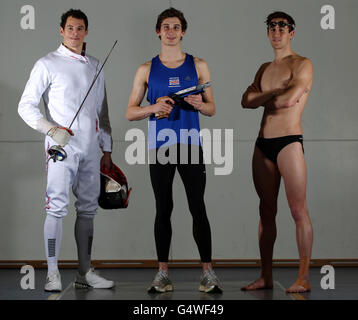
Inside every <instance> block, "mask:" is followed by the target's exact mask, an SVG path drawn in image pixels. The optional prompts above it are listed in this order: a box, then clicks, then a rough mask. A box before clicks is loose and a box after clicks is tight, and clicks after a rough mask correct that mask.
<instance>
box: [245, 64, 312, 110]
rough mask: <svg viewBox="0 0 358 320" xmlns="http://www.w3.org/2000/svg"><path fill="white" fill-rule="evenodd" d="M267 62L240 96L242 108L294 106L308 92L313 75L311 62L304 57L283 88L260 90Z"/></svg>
mask: <svg viewBox="0 0 358 320" xmlns="http://www.w3.org/2000/svg"><path fill="white" fill-rule="evenodd" d="M268 64H269V63H266V64H263V65H262V66H261V67H260V69H259V70H258V72H257V74H256V76H255V79H254V82H253V83H252V84H251V85H250V86H249V87H248V88H247V90H246V91H245V93H244V94H243V96H242V100H241V105H242V107H243V108H249V109H256V108H258V107H260V106H264V107H267V108H270V109H282V108H290V107H293V106H295V105H296V104H297V103H298V102H299V100H300V99H301V97H302V96H303V95H304V94H305V93H307V92H308V90H309V88H310V86H311V84H312V77H313V67H312V63H311V61H310V60H308V59H304V60H303V61H302V62H301V63H300V64H299V65H298V66H297V67H296V68H295V70H294V71H293V74H292V79H291V80H290V82H289V83H288V85H287V87H286V88H284V89H273V90H270V91H262V90H261V88H260V80H261V76H262V74H263V72H264V70H265V69H266V67H267V66H268Z"/></svg>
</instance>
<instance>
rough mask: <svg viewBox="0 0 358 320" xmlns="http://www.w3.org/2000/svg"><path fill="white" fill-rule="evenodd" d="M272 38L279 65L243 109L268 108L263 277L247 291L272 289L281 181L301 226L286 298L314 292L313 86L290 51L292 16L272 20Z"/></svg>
mask: <svg viewBox="0 0 358 320" xmlns="http://www.w3.org/2000/svg"><path fill="white" fill-rule="evenodd" d="M266 23H267V36H268V38H269V40H270V43H271V46H272V47H273V50H274V54H275V59H274V61H272V62H267V63H264V64H263V65H262V66H261V67H260V68H259V70H258V72H257V74H256V76H255V79H254V82H253V83H252V85H250V86H249V87H248V88H247V90H246V91H245V93H244V94H243V97H242V101H241V104H242V106H243V108H249V109H256V108H258V107H260V106H263V107H264V108H265V110H264V114H263V118H262V121H261V128H260V131H259V136H258V138H257V141H256V145H255V151H254V155H253V160H252V170H253V180H254V184H255V188H256V191H257V194H258V196H259V198H260V207H259V210H260V223H259V246H260V255H261V276H260V278H259V279H258V280H256V281H254V282H253V283H251V284H249V285H248V286H246V287H244V288H242V290H257V289H271V288H272V287H273V280H272V256H273V246H274V242H275V239H276V223H275V217H276V213H277V197H278V192H279V188H280V180H281V177H282V178H283V181H284V185H285V191H286V196H287V201H288V205H289V208H290V211H291V214H292V217H293V219H294V221H295V224H296V240H297V246H298V253H299V257H300V267H299V272H298V277H297V280H296V282H295V283H294V284H293V285H292V286H290V287H289V288H288V289H287V290H286V292H289V293H293V292H306V291H310V289H311V287H310V283H309V277H308V276H309V263H310V257H311V251H312V242H313V231H312V225H311V221H310V218H309V215H308V210H307V203H306V164H305V159H304V150H303V137H302V127H301V116H302V112H303V110H304V108H305V105H306V103H307V100H308V96H309V92H310V91H311V87H312V82H313V67H312V63H311V61H310V60H309V59H307V58H304V57H301V56H299V55H298V54H297V53H295V52H293V51H292V49H291V39H292V38H293V36H294V33H295V31H294V27H295V22H294V20H293V19H292V17H290V16H289V15H288V14H286V13H283V12H274V13H272V14H270V15H269V16H268V17H267V20H266Z"/></svg>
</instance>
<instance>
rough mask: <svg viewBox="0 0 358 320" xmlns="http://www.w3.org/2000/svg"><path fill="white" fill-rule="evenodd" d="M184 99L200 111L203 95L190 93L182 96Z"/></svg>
mask: <svg viewBox="0 0 358 320" xmlns="http://www.w3.org/2000/svg"><path fill="white" fill-rule="evenodd" d="M184 101H186V102H187V103H189V104H191V105H192V106H193V107H194V109H196V110H198V111H200V110H201V109H202V108H203V97H202V96H201V94H192V95H190V96H187V97H185V98H184Z"/></svg>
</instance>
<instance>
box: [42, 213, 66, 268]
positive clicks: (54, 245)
mask: <svg viewBox="0 0 358 320" xmlns="http://www.w3.org/2000/svg"><path fill="white" fill-rule="evenodd" d="M44 240H45V251H46V259H47V268H48V274H49V275H50V274H51V273H53V272H54V271H57V270H58V265H57V259H58V254H59V251H60V247H61V240H62V218H57V217H54V216H52V215H50V214H47V216H46V220H45V225H44Z"/></svg>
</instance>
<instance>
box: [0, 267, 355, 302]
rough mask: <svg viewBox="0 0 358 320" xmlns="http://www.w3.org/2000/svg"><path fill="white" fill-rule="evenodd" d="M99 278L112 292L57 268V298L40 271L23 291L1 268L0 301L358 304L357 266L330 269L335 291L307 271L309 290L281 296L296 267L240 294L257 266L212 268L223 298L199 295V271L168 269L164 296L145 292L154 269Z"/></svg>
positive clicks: (14, 272) (15, 273)
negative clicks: (82, 284) (77, 285)
mask: <svg viewBox="0 0 358 320" xmlns="http://www.w3.org/2000/svg"><path fill="white" fill-rule="evenodd" d="M98 271H99V272H100V274H101V275H102V276H104V277H106V278H108V279H111V280H114V281H115V282H116V286H115V288H114V289H111V290H99V289H90V290H86V289H74V287H73V281H74V278H75V274H76V270H75V269H62V270H60V272H61V277H62V285H63V290H62V292H61V293H59V294H53V293H52V294H51V293H46V292H44V291H43V286H44V282H45V278H46V270H45V269H37V270H35V289H33V290H30V289H28V290H23V289H22V288H21V286H20V281H21V278H22V277H23V276H24V275H23V274H21V273H20V270H18V269H0V300H357V299H358V268H344V267H340V268H338V267H336V268H335V289H327V290H323V289H322V288H321V284H320V283H321V279H322V277H323V276H324V275H323V274H320V268H312V269H311V271H310V280H311V286H312V291H311V292H310V293H302V294H286V293H285V288H287V287H288V286H289V285H290V284H292V283H293V282H294V280H295V279H296V275H297V269H296V268H275V269H274V281H275V283H274V289H273V290H260V291H256V292H242V291H241V290H240V288H241V287H242V286H243V285H246V284H248V283H249V282H251V281H253V280H255V279H256V278H257V276H258V275H259V269H258V268H217V269H216V274H217V275H218V277H219V279H220V281H221V283H222V285H223V288H224V293H223V294H203V293H200V292H199V291H198V284H199V278H200V272H201V270H200V269H198V268H192V269H183V268H180V269H170V277H171V279H172V281H173V283H174V291H173V292H172V293H165V294H148V293H147V292H146V287H147V286H148V285H149V284H150V282H151V280H152V278H153V276H154V274H155V272H156V270H154V269H102V270H98Z"/></svg>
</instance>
